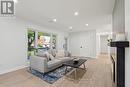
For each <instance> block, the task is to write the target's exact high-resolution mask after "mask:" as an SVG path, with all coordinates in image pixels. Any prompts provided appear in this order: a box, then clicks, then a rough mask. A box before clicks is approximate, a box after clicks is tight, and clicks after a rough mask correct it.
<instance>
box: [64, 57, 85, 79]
mask: <svg viewBox="0 0 130 87" xmlns="http://www.w3.org/2000/svg"><path fill="white" fill-rule="evenodd" d="M86 61H87V59H79V60H78V63H77V64H74V61H73V60H70V61H66V62H64V63H63V65H64V66H65V67H66V69H65V73H66V72H67V67H68V66H69V67H72V68H74V69H75V79H76V77H77V69H84V70H86V66H85V62H86ZM81 65H83V66H84V68H81V67H80V66H81Z"/></svg>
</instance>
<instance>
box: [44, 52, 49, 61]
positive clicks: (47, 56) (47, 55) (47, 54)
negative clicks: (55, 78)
mask: <svg viewBox="0 0 130 87" xmlns="http://www.w3.org/2000/svg"><path fill="white" fill-rule="evenodd" d="M45 55H46V56H45V57H46V58H47V61H49V60H50V54H49V53H48V52H45Z"/></svg>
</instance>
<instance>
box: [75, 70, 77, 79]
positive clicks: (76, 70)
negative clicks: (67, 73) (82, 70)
mask: <svg viewBox="0 0 130 87" xmlns="http://www.w3.org/2000/svg"><path fill="white" fill-rule="evenodd" d="M76 75H77V68H75V79H76V77H77V76H76Z"/></svg>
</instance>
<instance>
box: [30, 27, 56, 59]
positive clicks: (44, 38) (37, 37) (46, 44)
mask: <svg viewBox="0 0 130 87" xmlns="http://www.w3.org/2000/svg"><path fill="white" fill-rule="evenodd" d="M56 45H57V35H56V34H52V33H46V32H39V31H35V30H32V29H30V28H29V29H28V57H30V56H31V55H35V52H36V51H37V49H43V50H49V49H56Z"/></svg>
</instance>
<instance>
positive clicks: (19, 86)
mask: <svg viewBox="0 0 130 87" xmlns="http://www.w3.org/2000/svg"><path fill="white" fill-rule="evenodd" d="M86 67H87V70H86V71H83V70H80V69H79V70H78V74H77V80H72V79H73V75H74V74H73V72H72V73H71V74H70V75H67V76H64V77H62V78H61V79H59V80H58V81H56V82H55V83H54V84H48V83H46V82H45V81H43V80H41V79H39V78H37V77H36V76H33V75H32V74H30V73H28V72H27V71H26V70H27V69H21V70H17V71H15V72H11V73H7V74H4V75H1V76H0V87H113V86H112V85H113V83H112V74H111V61H110V59H109V58H108V57H107V55H100V56H99V57H98V58H97V59H88V61H87V62H86Z"/></svg>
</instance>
